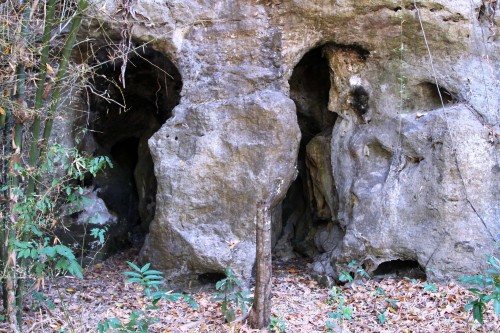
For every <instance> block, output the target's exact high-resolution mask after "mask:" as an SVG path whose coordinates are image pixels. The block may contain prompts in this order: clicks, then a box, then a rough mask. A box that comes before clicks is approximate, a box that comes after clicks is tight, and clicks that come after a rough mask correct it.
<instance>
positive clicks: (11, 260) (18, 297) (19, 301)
mask: <svg viewBox="0 0 500 333" xmlns="http://www.w3.org/2000/svg"><path fill="white" fill-rule="evenodd" d="M19 3H20V5H24V10H23V17H22V19H21V29H20V35H21V43H23V44H26V36H27V34H28V22H29V15H30V7H29V6H28V4H27V3H26V2H25V1H19ZM23 46H26V45H23ZM25 70H26V68H25V66H24V63H23V62H22V61H20V62H19V63H18V64H17V69H16V86H17V89H16V96H12V97H13V98H15V99H16V103H17V105H16V106H15V107H16V108H17V109H18V110H17V112H18V113H19V114H21V113H25V112H26V110H25V109H24V108H25V107H26V102H25V90H26V71H25ZM19 118H21V117H20V116H19V115H18V117H17V119H14V121H15V125H14V140H13V142H14V145H15V147H14V154H15V157H14V159H12V160H11V163H17V162H18V161H20V160H21V155H22V145H23V132H24V123H23V122H22V121H21V120H20V119H19ZM11 179H12V186H13V188H15V187H18V185H19V179H18V177H17V176H16V175H12V176H11ZM14 204H15V203H11V205H14ZM11 212H12V209H11ZM15 256H16V253H15V252H14V251H13V250H8V251H7V257H8V258H7V261H6V262H7V265H8V266H10V267H9V270H8V271H9V272H8V277H7V283H6V287H7V295H8V296H7V303H9V304H8V307H7V309H8V314H9V322H10V325H11V328H12V327H13V326H16V325H17V326H18V327H19V330H21V325H22V314H23V313H22V311H23V281H22V280H21V279H17V281H16V274H15V271H16V260H15ZM11 280H12V281H11ZM12 294H13V295H14V297H15V300H12V299H10V298H11V295H12ZM12 301H15V305H12V304H10V303H12ZM10 311H14V313H11V312H10ZM14 316H15V317H16V319H15V320H14Z"/></svg>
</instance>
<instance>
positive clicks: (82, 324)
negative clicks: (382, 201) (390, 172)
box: [0, 249, 500, 333]
mask: <svg viewBox="0 0 500 333" xmlns="http://www.w3.org/2000/svg"><path fill="white" fill-rule="evenodd" d="M136 259H137V251H136V250H133V249H131V250H128V251H124V252H122V253H119V254H116V255H114V256H112V257H110V258H109V259H107V260H106V261H104V262H102V263H98V264H95V265H92V266H89V267H87V268H86V270H85V274H84V278H83V279H78V278H74V277H58V278H55V279H51V280H49V281H46V282H45V286H44V288H43V289H42V290H39V291H38V292H37V293H33V294H29V295H28V296H27V297H26V298H27V299H26V306H25V309H24V317H23V325H24V330H23V332H32V333H46V332H73V333H93V332H97V324H98V322H99V321H101V320H104V319H106V318H112V317H115V318H119V319H121V320H123V321H126V320H127V319H128V318H129V315H130V314H131V313H132V312H133V311H137V310H145V309H146V308H147V306H148V302H147V300H146V299H145V297H144V292H143V290H142V287H141V286H139V285H137V284H129V283H125V280H126V279H127V277H126V276H125V275H123V274H122V273H123V272H125V271H128V270H129V268H130V267H129V266H128V265H127V263H126V262H127V261H131V262H136ZM306 266H307V263H306V262H305V261H304V260H292V261H289V262H288V263H282V262H277V263H275V264H274V267H273V286H272V314H273V317H275V318H280V320H282V321H283V322H284V323H285V325H286V332H326V331H328V330H327V328H326V323H327V322H329V321H330V322H332V321H334V319H332V318H330V317H329V315H328V313H331V312H332V311H334V310H336V304H335V302H331V301H329V298H328V297H329V291H330V290H329V289H328V288H324V287H321V286H320V285H319V284H318V283H317V282H316V281H315V280H314V279H312V278H311V276H310V275H309V274H308V273H307V267H306ZM340 288H341V291H342V294H343V295H344V297H345V301H346V304H345V306H349V307H351V308H352V310H353V314H352V320H349V321H347V320H343V321H342V323H340V324H338V325H337V329H338V331H339V332H353V333H358V332H367V333H368V332H380V333H385V332H391V333H392V332H401V333H410V332H411V333H431V332H454V333H455V332H456V333H459V332H464V333H465V332H487V333H500V320H499V318H498V317H497V316H495V315H494V313H493V311H492V310H488V311H487V313H486V315H485V324H484V325H479V324H478V323H476V322H474V321H473V319H472V316H471V314H470V312H465V311H464V309H463V307H464V306H465V305H466V304H467V302H468V301H467V299H468V298H471V297H472V296H473V295H472V294H471V293H470V292H469V291H468V290H467V289H465V288H464V287H463V286H460V285H458V284H457V283H454V282H450V283H448V284H446V285H439V284H435V285H433V286H432V287H429V285H428V284H427V283H426V282H425V281H420V280H414V279H413V280H412V279H394V278H385V279H382V280H361V281H354V283H350V284H348V285H345V286H341V287H340ZM214 291H215V290H214ZM190 294H191V295H192V296H193V299H194V300H195V301H196V302H197V303H198V305H199V308H198V309H197V310H196V309H194V308H192V307H191V306H189V305H188V304H186V303H185V302H183V301H177V302H167V301H161V302H160V303H158V304H157V305H158V306H159V309H157V310H145V311H149V312H150V315H151V316H154V317H156V318H158V319H159V322H157V323H155V324H154V325H152V326H151V332H161V333H170V332H171V333H177V332H207V333H217V332H259V331H258V330H252V329H251V328H249V327H248V326H247V325H246V324H245V323H241V322H238V323H234V324H228V323H225V322H224V317H223V316H222V313H221V310H220V304H218V303H216V302H214V301H213V296H214V295H213V294H214V293H213V292H209V291H206V289H203V290H192V291H190ZM381 315H383V316H382V319H384V320H380V316H381ZM382 321H383V323H382ZM0 332H9V330H8V326H7V324H5V323H1V324H0Z"/></svg>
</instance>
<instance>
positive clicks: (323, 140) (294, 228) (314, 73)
mask: <svg viewBox="0 0 500 333" xmlns="http://www.w3.org/2000/svg"><path fill="white" fill-rule="evenodd" d="M289 84H290V97H291V98H292V99H293V101H294V102H295V105H296V108H297V119H298V124H299V127H300V130H301V134H302V139H301V141H300V147H299V154H298V160H297V169H298V176H297V179H296V180H295V181H294V182H293V183H292V185H291V186H290V188H289V190H288V192H287V195H286V198H285V199H284V200H283V203H282V219H281V220H282V224H283V230H284V231H283V236H282V238H281V239H280V240H279V241H278V244H277V246H276V249H275V252H276V253H277V254H278V255H279V256H282V257H285V258H288V257H293V251H296V252H298V253H300V254H302V255H306V256H309V257H313V256H314V255H315V254H316V253H317V249H316V247H315V240H314V236H315V230H316V229H317V227H318V226H320V225H322V224H325V223H328V222H330V221H331V220H332V216H334V214H335V212H334V210H336V209H337V198H336V192H335V188H334V184H333V176H332V172H331V161H330V149H331V148H330V140H331V131H332V128H333V125H334V124H335V121H336V119H337V115H336V114H335V113H333V112H331V111H329V110H328V100H329V92H330V68H329V65H328V60H327V59H326V58H324V57H323V48H322V47H319V48H316V49H313V50H311V51H309V52H308V53H307V54H305V55H304V57H303V58H302V60H301V61H300V62H299V63H298V64H297V66H296V67H295V69H294V71H293V73H292V76H291V78H290V81H289ZM285 243H288V245H285Z"/></svg>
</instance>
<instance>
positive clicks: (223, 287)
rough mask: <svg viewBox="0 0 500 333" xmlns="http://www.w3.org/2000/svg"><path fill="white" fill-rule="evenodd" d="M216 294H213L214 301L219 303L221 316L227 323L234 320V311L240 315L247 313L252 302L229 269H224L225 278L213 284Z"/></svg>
mask: <svg viewBox="0 0 500 333" xmlns="http://www.w3.org/2000/svg"><path fill="white" fill-rule="evenodd" d="M215 288H216V289H217V291H218V292H216V293H215V297H214V301H216V302H221V311H222V315H223V316H224V318H225V319H226V321H227V322H232V321H234V320H235V319H236V310H237V309H240V311H241V312H242V313H246V312H247V311H248V308H249V306H250V305H251V304H252V302H253V298H251V297H250V296H249V294H250V293H249V292H248V291H247V290H244V288H243V284H242V283H241V281H240V280H238V279H237V278H236V276H235V275H234V274H233V272H232V271H231V269H230V268H229V267H228V268H226V277H225V278H224V279H222V280H220V281H218V282H217V283H216V284H215Z"/></svg>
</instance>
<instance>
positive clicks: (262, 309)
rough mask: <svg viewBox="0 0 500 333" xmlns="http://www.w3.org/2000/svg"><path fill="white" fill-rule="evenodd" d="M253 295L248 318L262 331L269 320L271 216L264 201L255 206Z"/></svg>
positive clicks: (252, 324)
mask: <svg viewBox="0 0 500 333" xmlns="http://www.w3.org/2000/svg"><path fill="white" fill-rule="evenodd" d="M256 266H257V271H256V277H255V295H254V302H253V305H252V310H251V312H250V315H249V317H248V322H249V324H250V326H251V327H252V328H254V329H262V328H265V327H267V326H268V325H269V322H270V320H271V275H272V266H271V214H270V212H269V205H268V204H267V203H266V202H265V201H260V202H259V203H258V204H257V258H256Z"/></svg>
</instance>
